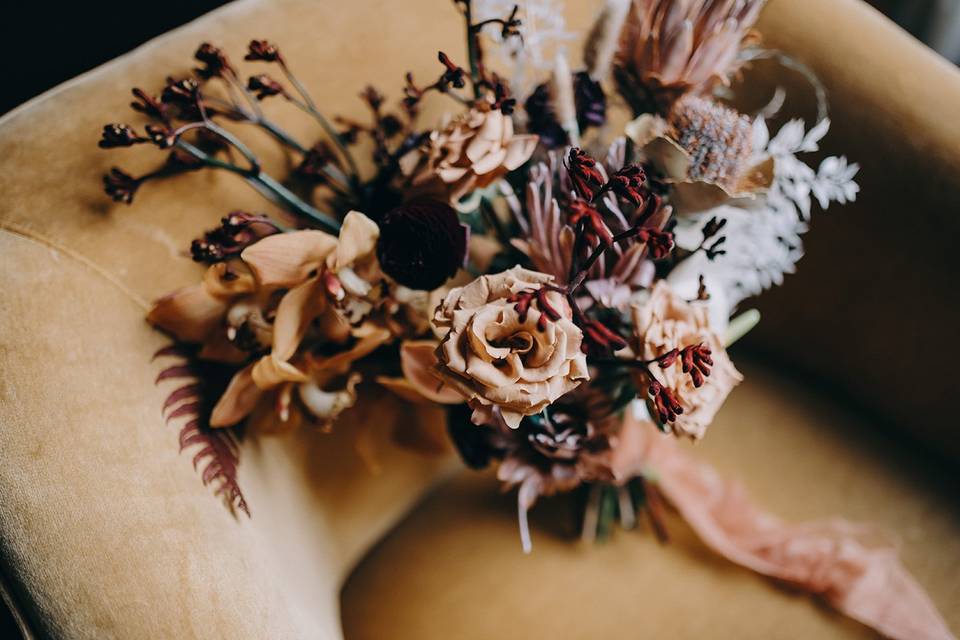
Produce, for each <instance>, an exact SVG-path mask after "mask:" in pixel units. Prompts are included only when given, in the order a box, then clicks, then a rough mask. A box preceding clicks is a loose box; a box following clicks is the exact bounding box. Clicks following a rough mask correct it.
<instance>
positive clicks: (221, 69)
mask: <svg viewBox="0 0 960 640" xmlns="http://www.w3.org/2000/svg"><path fill="white" fill-rule="evenodd" d="M193 57H194V58H196V59H197V60H198V61H200V62H201V63H203V67H201V68H199V69H196V72H197V75H199V76H200V77H201V78H204V79H207V80H209V79H210V78H219V77H222V76H223V75H224V73H234V70H233V67H231V66H230V61H229V60H227V56H226V55H224V53H223V51H222V50H221V49H220V48H219V47H215V46H213V45H212V44H210V43H209V42H204V43H203V44H201V45H200V47H199V48H197V50H196V52H195V53H194V54H193Z"/></svg>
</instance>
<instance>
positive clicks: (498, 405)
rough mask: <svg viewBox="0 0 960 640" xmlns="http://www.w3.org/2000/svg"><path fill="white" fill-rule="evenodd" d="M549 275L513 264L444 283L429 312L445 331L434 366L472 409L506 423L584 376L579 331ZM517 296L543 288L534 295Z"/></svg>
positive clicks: (529, 412) (514, 422) (482, 416)
mask: <svg viewBox="0 0 960 640" xmlns="http://www.w3.org/2000/svg"><path fill="white" fill-rule="evenodd" d="M552 280H553V277H552V276H548V275H545V274H543V273H538V272H536V271H529V270H526V269H523V268H520V267H514V268H512V269H509V270H508V271H504V272H503V273H498V274H495V275H487V276H481V277H480V278H477V279H476V280H474V281H473V282H471V283H470V284H468V285H467V286H465V287H458V288H456V289H453V290H452V291H450V293H448V294H447V296H446V298H445V299H444V301H443V303H442V304H441V305H440V306H439V308H438V309H437V312H436V314H435V316H434V326H435V327H436V328H437V329H438V330H439V331H440V332H446V335H445V336H444V337H443V339H442V341H441V343H440V346H439V348H438V349H437V358H438V360H439V363H438V365H437V368H436V373H437V375H438V376H439V377H440V379H441V380H442V381H443V382H445V383H446V384H448V385H450V386H451V387H452V388H454V389H456V390H457V391H458V392H459V393H460V394H461V395H462V396H463V397H464V398H465V399H466V400H467V402H468V403H469V404H470V406H471V408H473V409H474V419H475V420H476V421H478V422H489V421H490V420H491V419H493V417H494V416H495V415H496V414H499V415H500V416H501V417H502V419H503V421H504V422H505V423H506V424H507V425H508V426H510V427H511V428H516V427H517V426H518V425H519V424H520V421H521V420H522V419H523V417H524V416H530V415H534V414H537V413H539V412H540V411H542V410H543V408H544V407H546V406H548V405H549V404H550V403H552V402H554V401H555V400H556V399H557V398H559V397H560V396H562V395H564V394H565V393H568V392H569V391H572V390H573V389H575V388H576V387H577V386H578V385H579V384H580V383H581V382H582V381H584V380H587V379H589V373H588V371H587V360H586V356H585V355H584V353H583V352H582V351H581V350H580V343H581V341H582V339H583V335H582V334H581V332H580V329H579V328H578V327H577V326H576V325H575V324H574V323H573V321H572V319H571V310H570V307H569V305H568V304H567V302H566V299H565V298H564V297H563V296H562V295H561V294H559V293H557V292H554V291H547V290H545V289H543V287H544V286H545V285H547V284H549V283H550V282H551V281H552ZM518 294H519V295H520V296H524V295H529V296H533V295H536V296H538V297H539V296H542V299H538V300H537V302H536V303H535V304H534V303H531V301H530V299H518V297H517V296H518Z"/></svg>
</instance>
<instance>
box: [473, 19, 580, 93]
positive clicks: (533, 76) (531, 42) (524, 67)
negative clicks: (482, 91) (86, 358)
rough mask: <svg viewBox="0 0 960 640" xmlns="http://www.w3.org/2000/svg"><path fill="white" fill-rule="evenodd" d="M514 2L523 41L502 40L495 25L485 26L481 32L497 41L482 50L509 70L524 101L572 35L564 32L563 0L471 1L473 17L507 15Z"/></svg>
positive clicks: (514, 89) (565, 27)
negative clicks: (520, 21) (517, 9)
mask: <svg viewBox="0 0 960 640" xmlns="http://www.w3.org/2000/svg"><path fill="white" fill-rule="evenodd" d="M514 5H517V6H519V7H520V12H519V17H520V19H521V20H522V21H523V24H522V25H521V27H520V32H521V33H522V34H523V42H522V43H521V41H520V39H519V38H516V37H513V38H508V39H507V40H506V42H504V41H503V40H502V39H501V37H500V32H499V30H498V28H497V27H496V26H495V25H494V26H489V27H487V28H485V29H484V30H483V35H484V36H485V37H486V38H488V39H490V40H492V41H493V42H495V43H497V44H496V46H493V47H489V46H488V47H487V48H486V49H485V52H487V53H488V54H489V55H491V56H492V57H493V58H494V59H495V60H496V61H497V62H498V63H499V65H501V66H503V68H504V69H507V70H508V71H509V74H508V77H509V78H510V88H511V89H512V90H513V93H514V95H515V97H516V98H517V99H518V100H523V99H525V98H526V97H527V96H528V95H530V93H531V92H532V91H533V90H534V88H536V86H537V85H538V84H539V83H540V82H543V80H544V79H545V78H546V77H547V75H548V74H549V72H550V71H552V70H553V64H554V61H555V60H556V54H557V53H558V52H559V51H561V50H562V49H563V46H564V44H565V43H568V42H570V41H572V40H573V39H574V38H575V35H574V34H573V33H571V32H569V31H567V25H566V22H565V21H564V18H563V15H564V10H563V1H562V0H474V2H473V20H474V22H481V21H483V20H489V19H491V18H501V19H502V18H506V17H507V16H508V15H510V12H511V11H512V10H513V7H514Z"/></svg>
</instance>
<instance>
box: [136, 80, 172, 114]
mask: <svg viewBox="0 0 960 640" xmlns="http://www.w3.org/2000/svg"><path fill="white" fill-rule="evenodd" d="M131 92H132V93H133V97H134V98H136V100H134V101H133V102H131V103H130V108H132V109H133V110H134V111H139V112H140V113H142V114H145V115H147V116H149V117H151V118H157V119H158V120H166V119H167V106H166V105H165V104H163V103H162V102H160V97H159V96H151V95H150V94H148V93H147V92H146V91H144V90H143V89H138V88H136V87H134V88H133V89H132V90H131Z"/></svg>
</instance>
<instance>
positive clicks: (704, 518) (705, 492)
mask: <svg viewBox="0 0 960 640" xmlns="http://www.w3.org/2000/svg"><path fill="white" fill-rule="evenodd" d="M630 413H631V412H630V411H627V415H628V417H627V418H626V419H625V421H624V429H623V431H622V433H621V438H623V439H624V440H626V441H627V442H623V444H624V445H627V446H625V447H624V448H623V449H622V451H624V452H625V453H626V452H628V451H629V452H630V453H629V454H627V455H628V456H629V457H630V458H632V460H631V461H630V462H632V463H634V464H635V463H637V462H640V461H642V464H643V465H645V466H646V468H648V469H655V470H656V473H657V486H658V488H659V489H660V491H661V492H662V493H663V495H664V496H665V497H666V499H667V500H668V501H669V502H670V503H671V504H672V506H673V507H674V508H675V509H676V510H677V511H678V512H679V513H680V515H681V516H682V517H683V519H684V520H686V521H687V523H688V524H689V525H690V526H691V528H693V530H694V531H695V532H696V533H697V535H698V536H699V537H700V539H701V540H702V541H703V542H704V544H706V545H707V546H708V547H710V548H711V549H713V550H714V551H715V552H716V553H719V554H720V555H722V556H723V557H725V558H727V559H728V560H730V561H731V562H734V563H736V564H739V565H741V566H744V567H747V568H748V569H751V570H753V571H756V572H757V573H760V574H763V575H766V576H770V577H772V578H776V579H778V580H782V581H784V582H786V583H788V584H790V585H793V586H795V587H798V588H800V589H803V590H806V591H809V592H811V593H814V594H816V595H819V596H821V597H822V598H823V599H824V600H826V601H827V602H828V603H829V604H830V605H831V606H833V607H834V608H836V609H837V610H839V611H840V612H842V613H843V614H845V615H847V616H849V617H851V618H853V619H855V620H858V621H860V622H861V623H863V624H865V625H867V626H869V627H871V628H873V629H875V630H876V631H878V632H879V633H881V634H882V635H884V636H886V637H889V638H893V639H895V640H915V639H921V638H922V639H925V640H950V639H953V640H956V639H955V638H954V636H953V634H952V633H951V632H950V629H949V628H947V624H946V622H945V621H944V619H943V617H942V616H941V615H940V613H939V612H938V611H937V609H936V607H935V606H934V604H933V602H932V601H931V600H930V597H929V596H928V595H927V593H926V592H925V591H924V590H923V588H922V587H921V586H920V585H919V584H917V582H916V580H914V579H913V577H912V576H911V575H910V574H909V573H908V572H907V570H906V568H904V566H903V565H902V564H901V563H900V562H899V560H898V559H897V549H896V545H895V544H894V543H893V542H891V541H890V540H889V539H887V538H886V537H885V536H883V535H882V534H881V533H880V532H879V531H877V529H875V528H873V527H870V526H865V525H859V524H854V523H851V522H848V521H845V520H842V519H839V518H836V519H830V520H825V521H821V522H809V523H805V524H798V525H791V524H787V523H784V522H782V521H781V520H779V519H778V518H776V517H775V516H773V515H771V514H769V513H766V512H764V511H762V510H760V509H758V508H757V507H756V506H754V505H753V504H751V503H750V501H749V499H748V497H747V495H746V493H745V492H744V490H743V488H742V487H741V486H740V485H739V484H738V483H736V482H731V481H729V480H724V479H723V478H721V477H720V475H719V474H718V473H717V472H716V470H715V469H713V467H711V466H710V465H708V464H705V463H703V462H700V461H698V460H696V459H694V458H693V457H692V456H690V455H688V454H687V453H686V452H684V451H683V450H682V449H681V448H680V447H679V446H677V443H676V442H675V441H674V440H673V439H672V438H667V437H661V436H660V434H659V432H658V431H657V430H656V429H651V428H650V424H649V423H647V422H641V421H638V420H635V419H633V418H631V417H629V414H630ZM621 462H623V463H624V464H629V463H628V462H627V460H622V461H621Z"/></svg>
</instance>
